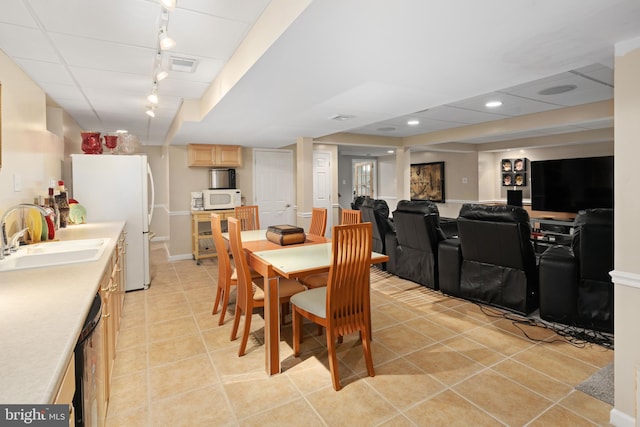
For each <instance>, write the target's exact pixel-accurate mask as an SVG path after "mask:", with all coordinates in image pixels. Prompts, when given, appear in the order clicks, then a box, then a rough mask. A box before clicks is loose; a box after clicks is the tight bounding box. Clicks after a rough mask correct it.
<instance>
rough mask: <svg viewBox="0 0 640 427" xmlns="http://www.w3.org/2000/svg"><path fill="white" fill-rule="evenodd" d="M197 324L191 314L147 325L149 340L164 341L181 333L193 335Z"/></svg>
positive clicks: (195, 332) (196, 329)
mask: <svg viewBox="0 0 640 427" xmlns="http://www.w3.org/2000/svg"><path fill="white" fill-rule="evenodd" d="M197 333H198V326H197V325H196V322H195V320H194V319H193V316H192V315H189V316H185V317H178V318H177V319H172V320H167V321H164V322H158V323H154V324H153V325H151V326H150V327H149V341H150V342H155V341H164V340H168V339H172V338H177V337H180V336H183V335H195V334H197Z"/></svg>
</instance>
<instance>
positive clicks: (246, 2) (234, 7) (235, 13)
mask: <svg viewBox="0 0 640 427" xmlns="http://www.w3.org/2000/svg"><path fill="white" fill-rule="evenodd" d="M179 3H180V4H179V6H180V8H182V9H188V10H194V11H199V12H202V13H206V14H208V15H214V16H219V17H225V18H226V19H231V20H234V21H242V22H246V23H252V22H254V21H255V20H256V19H257V18H258V16H260V14H261V13H262V11H263V10H264V8H265V7H267V5H268V4H269V0H243V1H236V0H180V2H179Z"/></svg>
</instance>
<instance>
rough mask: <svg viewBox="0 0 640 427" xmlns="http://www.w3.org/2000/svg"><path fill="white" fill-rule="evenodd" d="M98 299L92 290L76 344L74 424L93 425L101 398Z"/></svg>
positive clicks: (101, 345)
mask: <svg viewBox="0 0 640 427" xmlns="http://www.w3.org/2000/svg"><path fill="white" fill-rule="evenodd" d="M101 318H102V300H101V299H100V294H96V296H95V298H94V299H93V303H92V304H91V309H90V310H89V314H88V315H87V318H86V319H85V321H84V325H83V327H82V332H80V337H79V338H78V343H77V344H76V349H75V356H76V393H75V395H74V396H73V407H74V409H75V419H76V426H83V427H84V426H86V427H88V426H97V425H98V420H99V419H100V411H101V410H102V402H104V396H103V394H104V379H105V367H104V361H103V354H104V353H103V351H104V350H103V342H102V340H103V337H102V325H100V319H101Z"/></svg>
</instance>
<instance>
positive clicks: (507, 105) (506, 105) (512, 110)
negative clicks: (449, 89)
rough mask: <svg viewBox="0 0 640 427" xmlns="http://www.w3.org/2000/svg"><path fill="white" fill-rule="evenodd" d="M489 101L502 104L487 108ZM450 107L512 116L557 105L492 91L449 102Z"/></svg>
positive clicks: (549, 108)
mask: <svg viewBox="0 0 640 427" xmlns="http://www.w3.org/2000/svg"><path fill="white" fill-rule="evenodd" d="M489 101H502V105H501V106H499V107H495V108H489V107H487V106H486V105H485V104H486V103H487V102H489ZM449 106H450V107H457V108H462V109H465V110H473V111H477V112H480V113H487V114H495V115H498V116H502V117H503V118H505V117H514V116H521V115H523V114H533V113H540V112H542V111H549V110H553V109H555V108H558V107H559V106H558V105H555V104H550V103H548V102H540V101H536V100H533V99H528V98H525V97H520V96H514V95H511V94H509V93H503V92H502V91H500V92H493V93H490V94H487V95H482V96H475V97H473V98H469V99H466V100H464V101H460V102H454V103H451V104H449Z"/></svg>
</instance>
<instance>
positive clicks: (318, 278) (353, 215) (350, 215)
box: [299, 209, 362, 289]
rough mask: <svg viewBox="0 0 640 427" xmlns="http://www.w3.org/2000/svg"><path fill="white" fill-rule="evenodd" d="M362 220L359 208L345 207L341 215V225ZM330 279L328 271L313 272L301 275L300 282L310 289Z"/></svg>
mask: <svg viewBox="0 0 640 427" xmlns="http://www.w3.org/2000/svg"><path fill="white" fill-rule="evenodd" d="M361 222H362V213H361V212H360V211H359V210H354V209H343V210H342V214H341V217H340V224H341V225H349V224H360V223H361ZM328 279H329V274H328V273H319V274H311V275H309V276H304V277H300V279H299V280H300V282H302V284H303V285H305V286H306V287H307V288H309V289H314V288H319V287H321V286H327V280H328Z"/></svg>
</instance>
